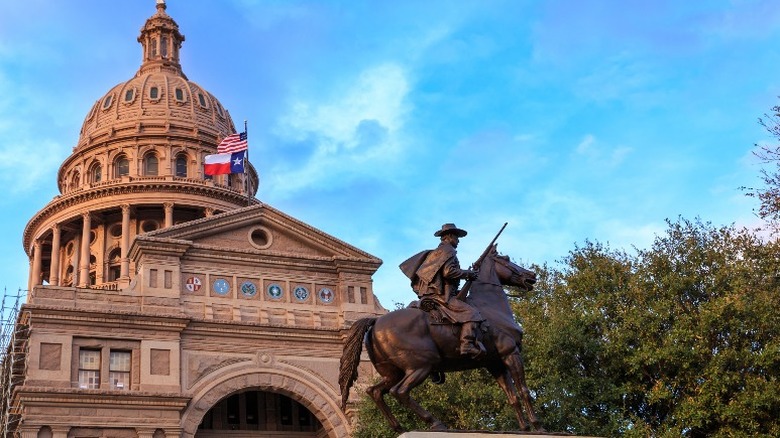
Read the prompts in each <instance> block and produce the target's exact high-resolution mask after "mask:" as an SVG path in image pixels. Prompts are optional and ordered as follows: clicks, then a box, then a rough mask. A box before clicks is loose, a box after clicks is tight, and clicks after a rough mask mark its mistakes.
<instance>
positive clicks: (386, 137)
mask: <svg viewBox="0 0 780 438" xmlns="http://www.w3.org/2000/svg"><path fill="white" fill-rule="evenodd" d="M409 88H410V86H409V81H408V79H407V77H406V73H405V72H404V70H403V69H402V68H401V67H400V66H399V65H396V64H392V63H387V64H382V65H379V66H375V67H372V68H369V69H366V70H364V71H363V72H361V73H360V74H359V75H358V77H357V78H355V80H354V81H353V85H352V86H351V87H349V89H347V90H345V91H344V92H343V93H342V94H340V95H339V96H337V97H336V98H333V99H332V100H329V101H325V102H316V101H314V102H312V101H310V100H305V99H299V100H296V101H294V102H292V103H291V104H290V109H289V111H288V112H287V114H285V115H283V116H281V117H280V119H279V120H278V123H277V135H278V136H279V137H280V139H281V141H282V142H284V143H288V144H289V143H301V142H306V143H309V144H311V145H312V150H311V153H310V154H309V155H308V156H307V157H306V161H305V162H304V163H289V166H287V167H292V169H280V168H277V169H274V170H273V171H272V172H269V174H271V175H275V176H276V177H275V178H272V179H271V180H270V181H268V189H269V190H271V191H274V192H275V193H276V194H277V195H279V194H284V193H291V192H295V191H297V190H300V189H303V188H306V187H309V186H312V185H315V184H319V183H324V184H328V183H330V182H332V181H334V180H340V181H344V180H345V179H349V178H350V177H354V176H357V175H372V176H379V175H378V174H381V173H383V172H384V170H386V166H388V165H389V164H390V163H391V162H392V161H393V159H394V158H395V157H396V156H398V154H399V152H400V151H401V149H402V142H401V141H399V135H400V132H401V130H402V128H403V124H404V118H405V115H406V112H407V108H406V99H405V98H406V96H407V94H408V93H409Z"/></svg>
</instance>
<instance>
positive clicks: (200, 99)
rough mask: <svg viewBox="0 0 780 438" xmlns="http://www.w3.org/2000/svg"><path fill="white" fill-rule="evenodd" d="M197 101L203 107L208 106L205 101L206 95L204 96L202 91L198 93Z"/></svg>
mask: <svg viewBox="0 0 780 438" xmlns="http://www.w3.org/2000/svg"><path fill="white" fill-rule="evenodd" d="M198 103H199V104H200V106H201V108H203V109H207V108H208V107H209V106H208V103H207V102H206V96H204V95H203V93H198Z"/></svg>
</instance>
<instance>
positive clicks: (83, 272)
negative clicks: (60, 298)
mask: <svg viewBox="0 0 780 438" xmlns="http://www.w3.org/2000/svg"><path fill="white" fill-rule="evenodd" d="M82 216H83V218H84V225H83V226H82V227H81V254H80V255H79V267H80V269H79V284H78V285H79V287H87V286H89V244H90V238H89V232H90V231H91V230H92V215H91V214H90V213H89V212H87V213H84V214H83V215H82Z"/></svg>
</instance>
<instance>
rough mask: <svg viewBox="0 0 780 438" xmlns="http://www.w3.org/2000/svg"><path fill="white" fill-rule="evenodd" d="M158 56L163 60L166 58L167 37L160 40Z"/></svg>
mask: <svg viewBox="0 0 780 438" xmlns="http://www.w3.org/2000/svg"><path fill="white" fill-rule="evenodd" d="M160 54H161V55H162V57H163V58H167V57H168V37H162V38H161V39H160Z"/></svg>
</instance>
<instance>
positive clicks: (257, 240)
mask: <svg viewBox="0 0 780 438" xmlns="http://www.w3.org/2000/svg"><path fill="white" fill-rule="evenodd" d="M249 242H250V243H251V244H252V246H254V247H255V248H257V249H267V248H269V247H270V246H271V243H273V235H272V234H271V232H270V231H269V230H268V229H267V228H265V227H256V228H253V229H251V230H249Z"/></svg>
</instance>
